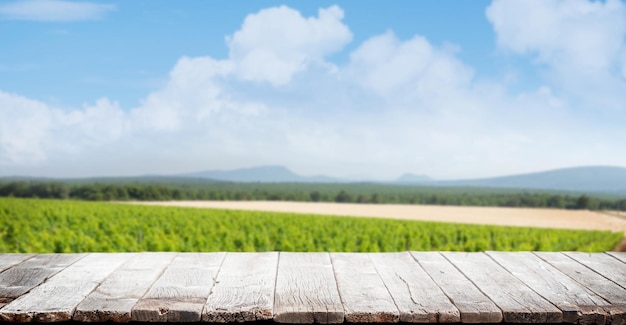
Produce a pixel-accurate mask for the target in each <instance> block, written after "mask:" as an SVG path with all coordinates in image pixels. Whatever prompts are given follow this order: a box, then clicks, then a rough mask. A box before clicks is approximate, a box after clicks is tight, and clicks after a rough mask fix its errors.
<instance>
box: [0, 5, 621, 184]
mask: <svg viewBox="0 0 626 325" xmlns="http://www.w3.org/2000/svg"><path fill="white" fill-rule="evenodd" d="M625 126H626V3H625V2H623V1H617V0H613V1H600V2H598V1H595V2H590V1H584V0H572V1H557V0H545V1H542V0H537V1H526V0H524V1H516V0H511V1H464V2H459V1H411V2H409V1H390V2H386V3H381V2H379V1H342V2H340V3H336V2H332V1H316V2H310V1H309V2H304V1H286V2H285V1H283V2H275V1H254V2H251V1H230V2H220V3H217V2H207V1H176V2H172V1H153V0H150V1H147V0H135V1H61V0H15V1H14V0H9V1H4V2H1V3H0V175H2V176H7V175H28V176H52V177H55V176H56V177H82V176H107V175H108V176H113V175H116V176H121V175H141V174H154V173H163V174H169V173H179V172H189V171H196V170H204V169H230V168H239V167H249V166H255V165H267V164H271V165H284V166H287V167H289V168H291V169H292V170H294V171H295V172H298V173H301V174H305V175H313V174H328V175H332V176H340V177H354V178H361V177H366V178H372V179H389V178H394V177H398V176H399V175H401V174H403V173H405V172H411V173H415V174H427V175H430V176H432V177H435V178H440V179H446V178H473V177H485V176H495V175H504V174H511V173H523V172H531V171H538V170H545V169H551V168H560V167H570V166H581V165H618V166H626V127H625Z"/></svg>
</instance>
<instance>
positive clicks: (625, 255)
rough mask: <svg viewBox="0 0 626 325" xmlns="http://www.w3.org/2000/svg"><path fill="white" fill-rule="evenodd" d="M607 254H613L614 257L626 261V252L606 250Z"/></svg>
mask: <svg viewBox="0 0 626 325" xmlns="http://www.w3.org/2000/svg"><path fill="white" fill-rule="evenodd" d="M607 254H609V255H611V256H613V257H614V258H616V259H618V260H620V261H622V262H624V263H626V252H607Z"/></svg>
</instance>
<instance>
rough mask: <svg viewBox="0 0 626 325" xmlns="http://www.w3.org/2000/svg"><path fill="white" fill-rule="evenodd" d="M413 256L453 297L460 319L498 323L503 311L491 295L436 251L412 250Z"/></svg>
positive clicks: (442, 288)
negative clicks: (483, 291)
mask: <svg viewBox="0 0 626 325" xmlns="http://www.w3.org/2000/svg"><path fill="white" fill-rule="evenodd" d="M411 255H412V256H413V258H414V259H415V260H416V261H417V262H418V264H419V265H420V266H422V268H424V270H425V271H426V273H428V275H429V276H430V278H431V279H433V281H434V282H435V283H436V284H437V285H438V286H439V288H440V289H441V290H442V291H443V292H444V293H445V294H446V296H447V297H448V298H450V300H451V301H452V303H453V304H454V306H455V307H456V308H457V309H458V310H459V312H460V313H461V322H462V323H500V322H501V321H502V312H501V311H500V308H498V306H496V305H495V304H494V303H493V302H492V301H491V299H489V298H488V297H487V296H485V295H484V294H483V293H482V292H480V290H478V288H477V287H476V286H475V285H474V284H473V283H472V282H471V281H470V280H469V279H467V278H466V277H465V275H463V273H461V272H460V271H459V270H458V269H457V268H456V267H454V265H452V264H451V263H450V261H448V260H447V259H445V258H444V257H443V255H441V254H440V253H436V252H411Z"/></svg>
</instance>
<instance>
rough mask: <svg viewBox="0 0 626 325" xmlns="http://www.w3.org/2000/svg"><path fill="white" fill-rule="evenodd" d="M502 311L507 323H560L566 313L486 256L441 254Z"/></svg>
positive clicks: (479, 254) (478, 254) (480, 254)
mask: <svg viewBox="0 0 626 325" xmlns="http://www.w3.org/2000/svg"><path fill="white" fill-rule="evenodd" d="M442 254H443V255H444V256H445V257H446V258H447V259H448V260H449V261H450V262H452V264H454V265H455V266H456V267H457V268H458V269H459V270H460V271H461V272H463V274H465V276H466V277H467V278H468V279H470V280H471V281H472V282H473V283H474V284H475V285H476V286H477V287H478V288H479V289H480V291H482V292H483V293H485V294H486V295H487V296H488V297H489V298H490V299H491V300H492V301H493V302H494V303H495V304H496V305H497V306H498V307H500V309H501V310H502V315H503V319H504V321H505V322H507V323H561V322H562V321H563V313H562V312H561V310H559V309H558V308H556V307H555V306H554V305H552V304H551V303H550V302H548V301H547V300H545V299H544V298H542V297H541V296H539V295H538V294H537V293H535V292H534V291H533V290H531V289H530V288H529V287H527V286H526V285H525V284H524V283H522V282H521V281H520V280H518V279H517V278H515V277H514V276H513V275H511V273H509V272H507V271H506V270H505V269H504V268H502V267H501V266H500V265H498V264H497V263H496V262H495V261H493V260H492V259H491V258H489V256H487V255H486V254H484V253H451V252H446V253H442Z"/></svg>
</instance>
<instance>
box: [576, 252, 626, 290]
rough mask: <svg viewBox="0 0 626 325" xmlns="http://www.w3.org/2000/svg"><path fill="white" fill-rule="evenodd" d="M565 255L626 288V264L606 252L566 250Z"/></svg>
mask: <svg viewBox="0 0 626 325" xmlns="http://www.w3.org/2000/svg"><path fill="white" fill-rule="evenodd" d="M564 254H565V255H567V256H569V257H570V258H573V259H574V260H576V261H577V262H578V263H581V264H583V265H585V266H587V267H588V268H590V269H593V270H594V271H596V272H598V273H600V274H602V275H603V276H604V277H605V278H607V279H610V280H611V281H613V282H615V283H617V284H619V285H620V286H621V287H622V288H625V289H626V264H625V263H623V262H621V261H619V260H617V259H615V258H613V257H612V256H610V255H608V254H597V253H595V254H594V253H582V252H567V253H564Z"/></svg>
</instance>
